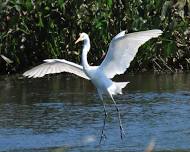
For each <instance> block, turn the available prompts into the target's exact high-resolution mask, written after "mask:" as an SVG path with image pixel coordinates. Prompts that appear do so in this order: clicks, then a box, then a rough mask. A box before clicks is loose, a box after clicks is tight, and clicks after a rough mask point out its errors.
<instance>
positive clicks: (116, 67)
mask: <svg viewBox="0 0 190 152" xmlns="http://www.w3.org/2000/svg"><path fill="white" fill-rule="evenodd" d="M161 34H162V31H161V30H149V31H141V32H135V33H130V34H125V31H122V32H120V33H119V34H117V35H116V36H115V37H114V38H113V39H112V41H111V43H110V45H109V49H108V53H107V55H106V57H105V59H104V61H103V62H102V63H101V65H100V67H99V68H100V69H101V70H102V71H103V72H104V73H105V75H106V76H107V77H108V78H113V77H114V76H115V75H116V74H122V73H124V72H125V71H126V69H127V68H128V67H129V65H130V62H131V61H132V60H133V59H134V57H135V55H136V53H137V51H138V48H139V47H140V46H141V45H142V44H144V43H145V42H146V41H148V40H150V39H151V38H155V37H158V36H159V35H161Z"/></svg>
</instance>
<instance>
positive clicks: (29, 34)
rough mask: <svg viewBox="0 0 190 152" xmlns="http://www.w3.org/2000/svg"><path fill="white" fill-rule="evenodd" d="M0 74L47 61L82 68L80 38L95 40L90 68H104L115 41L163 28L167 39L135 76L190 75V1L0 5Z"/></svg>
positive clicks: (142, 58)
mask: <svg viewBox="0 0 190 152" xmlns="http://www.w3.org/2000/svg"><path fill="white" fill-rule="evenodd" d="M0 3H1V5H0V54H3V55H5V56H6V57H8V58H10V59H11V60H12V61H13V63H10V64H7V63H6V62H5V61H4V60H3V59H0V65H1V66H0V73H13V72H22V71H23V70H25V69H28V68H29V67H30V66H34V65H37V64H39V63H41V62H42V60H43V59H46V58H65V59H67V60H70V61H74V62H77V63H80V50H81V45H77V46H76V45H74V40H76V38H77V37H78V34H79V33H80V32H83V31H84V32H87V33H88V34H89V35H90V38H91V47H92V48H91V52H90V53H89V57H88V59H89V62H90V63H92V64H93V65H96V64H99V63H100V61H101V59H102V58H103V57H104V55H105V53H106V51H107V48H108V43H109V42H110V40H111V38H112V37H113V36H114V35H115V34H117V33H118V32H120V31H121V30H124V29H127V30H128V32H134V31H141V30H148V29H155V28H159V29H162V30H163V31H164V34H163V35H162V36H161V37H160V38H159V39H155V40H152V41H150V42H148V43H146V44H145V45H144V46H143V47H142V48H141V49H140V50H141V51H139V53H138V55H137V57H136V58H135V60H134V61H133V63H132V64H131V67H130V69H129V70H131V71H135V72H136V71H147V70H154V71H163V70H167V71H170V72H175V71H184V70H189V69H190V26H189V25H190V1H189V0H178V1H173V0H171V1H165V0H160V1H157V0H143V1H141V0H128V1H125V2H124V1H122V0H119V1H116V0H104V1H92V0H89V1H76V0H55V1H53V0H48V1H33V0H25V1H24V0H6V1H3V0H0Z"/></svg>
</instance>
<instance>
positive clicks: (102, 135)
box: [99, 131, 107, 144]
mask: <svg viewBox="0 0 190 152" xmlns="http://www.w3.org/2000/svg"><path fill="white" fill-rule="evenodd" d="M106 138H107V137H106V134H105V133H104V131H103V132H102V134H101V137H100V142H99V144H101V143H102V140H104V141H105V140H106Z"/></svg>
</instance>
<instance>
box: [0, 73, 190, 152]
mask: <svg viewBox="0 0 190 152" xmlns="http://www.w3.org/2000/svg"><path fill="white" fill-rule="evenodd" d="M126 77H127V78H126ZM117 79H120V81H126V79H127V80H129V81H130V82H131V83H130V84H129V85H128V86H127V88H125V89H124V91H123V92H124V94H123V95H121V96H116V97H115V99H116V101H117V103H118V106H119V108H120V111H121V117H122V120H123V126H124V129H125V130H126V137H125V139H124V141H121V140H120V133H119V127H118V120H117V113H116V111H115V108H114V106H113V105H112V103H111V102H110V100H109V99H106V101H107V103H108V105H107V109H108V111H109V118H108V123H107V125H106V134H107V140H106V141H105V143H104V144H103V145H102V146H101V147H97V145H98V141H99V136H100V131H101V128H102V125H103V118H104V112H103V107H102V104H101V102H100V100H99V98H98V96H97V94H96V91H95V89H94V88H93V86H92V85H91V84H90V82H89V81H86V80H82V79H79V78H76V77H70V76H69V77H68V76H64V75H60V76H53V77H46V78H43V79H22V78H19V77H18V76H10V77H0V86H1V91H0V151H11V150H13V151H19V152H20V151H25V150H26V149H27V151H28V150H29V149H31V151H46V150H48V151H55V152H56V151H92V150H97V151H98V150H99V151H102V150H104V151H113V150H116V151H143V150H144V149H145V147H146V145H147V144H148V143H149V141H150V140H151V139H152V138H153V139H155V143H156V145H155V149H156V150H157V151H160V150H161V151H162V150H172V151H175V150H187V151H188V150H190V121H189V120H190V115H189V113H190V102H189V101H190V92H189V90H190V85H189V82H190V75H188V74H176V75H160V76H156V75H152V74H142V75H136V76H134V75H129V76H122V77H119V78H116V80H117ZM35 149H36V150H35Z"/></svg>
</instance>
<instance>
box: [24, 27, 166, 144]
mask: <svg viewBox="0 0 190 152" xmlns="http://www.w3.org/2000/svg"><path fill="white" fill-rule="evenodd" d="M161 34H162V31H161V30H159V29H155V30H148V31H141V32H135V33H129V34H125V31H122V32H120V33H119V34H117V35H116V36H115V37H114V38H113V39H112V41H111V43H110V45H109V49H108V52H107V55H106V57H105V59H104V60H103V62H102V63H101V64H100V66H90V65H89V64H88V61H87V54H88V52H89V50H90V39H89V36H88V35H87V34H86V33H81V34H80V37H79V38H78V39H77V41H76V42H75V43H78V42H79V41H84V45H83V49H82V66H81V65H78V64H75V63H72V62H69V61H66V60H64V59H47V60H44V62H45V63H43V64H41V65H39V66H36V67H34V68H32V69H31V70H28V71H26V72H25V73H24V74H23V75H24V76H27V77H33V78H37V77H43V76H44V75H46V74H52V73H61V72H69V73H73V74H76V75H78V76H80V77H83V78H85V79H88V80H91V81H92V83H93V84H94V86H95V87H96V89H97V92H98V94H99V97H100V99H101V100H102V102H103V106H104V112H105V118H104V125H103V129H102V135H101V139H100V142H101V140H102V138H103V137H105V133H104V129H105V123H106V117H107V113H106V109H105V103H104V101H103V96H102V95H103V94H106V95H108V96H109V97H110V98H111V99H112V101H113V103H114V105H115V107H116V110H117V112H118V118H119V124H120V134H121V138H123V133H124V132H123V128H122V123H121V119H120V112H119V109H118V107H117V105H116V102H115V100H114V99H113V95H116V94H122V89H123V88H124V87H125V86H126V85H127V84H128V83H129V82H114V81H112V80H111V78H113V77H114V76H115V75H117V74H123V73H124V72H125V71H126V69H127V68H128V67H129V65H130V62H131V61H132V60H133V59H134V57H135V55H136V53H137V51H138V48H139V47H140V46H141V45H142V44H144V43H145V42H146V41H148V40H150V39H151V38H156V37H158V36H159V35H161Z"/></svg>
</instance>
